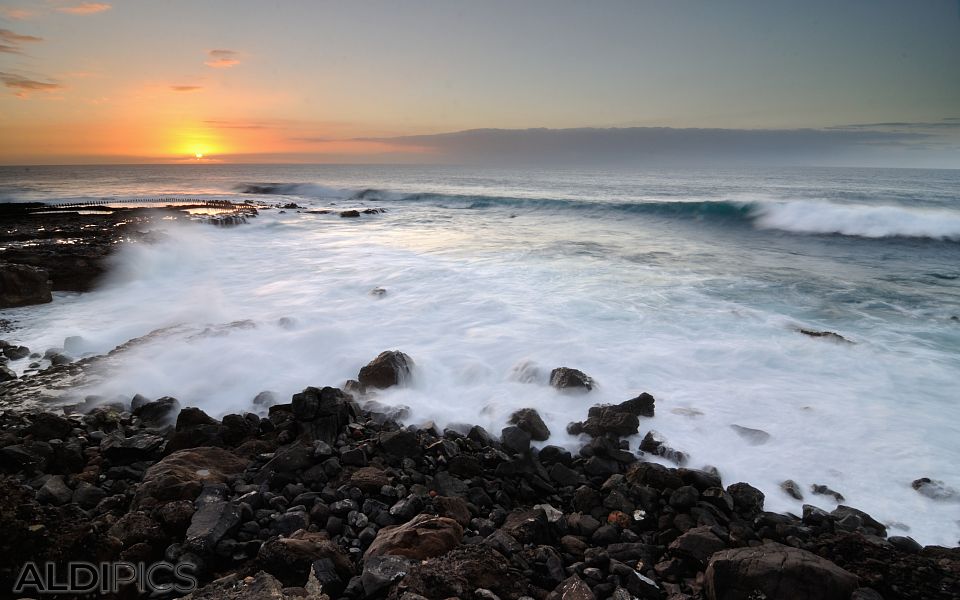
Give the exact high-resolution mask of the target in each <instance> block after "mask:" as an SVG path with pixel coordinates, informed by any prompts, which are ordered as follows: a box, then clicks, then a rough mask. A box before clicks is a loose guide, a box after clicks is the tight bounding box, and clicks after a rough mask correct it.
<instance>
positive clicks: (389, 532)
mask: <svg viewBox="0 0 960 600" xmlns="http://www.w3.org/2000/svg"><path fill="white" fill-rule="evenodd" d="M462 538H463V527H461V526H460V524H459V523H457V522H456V521H454V520H453V519H449V518H447V517H436V516H433V515H417V516H416V517H414V518H413V519H411V520H410V521H408V522H406V523H404V524H403V525H399V526H396V527H384V528H383V529H381V530H380V532H379V533H377V537H376V538H375V539H374V540H373V543H372V544H370V547H369V548H367V552H366V553H365V554H364V559H365V560H366V559H367V558H370V557H373V556H385V555H390V556H406V557H407V558H412V559H415V560H426V559H428V558H433V557H435V556H440V555H441V554H446V553H447V552H449V551H450V550H453V549H454V548H456V547H457V546H458V545H459V544H460V540H461V539H462Z"/></svg>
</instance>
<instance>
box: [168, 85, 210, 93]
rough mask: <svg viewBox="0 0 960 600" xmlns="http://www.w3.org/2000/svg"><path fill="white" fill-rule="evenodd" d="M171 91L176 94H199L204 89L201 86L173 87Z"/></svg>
mask: <svg viewBox="0 0 960 600" xmlns="http://www.w3.org/2000/svg"><path fill="white" fill-rule="evenodd" d="M170 89H171V90H173V91H174V92H199V91H200V90H202V89H203V88H202V87H200V86H199V85H171V86H170Z"/></svg>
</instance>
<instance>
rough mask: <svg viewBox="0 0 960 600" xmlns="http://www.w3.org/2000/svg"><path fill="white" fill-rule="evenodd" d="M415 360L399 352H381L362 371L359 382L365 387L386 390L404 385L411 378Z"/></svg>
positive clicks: (358, 376)
mask: <svg viewBox="0 0 960 600" xmlns="http://www.w3.org/2000/svg"><path fill="white" fill-rule="evenodd" d="M412 367H413V359H411V358H410V357H409V356H407V355H406V354H404V353H403V352H400V351H399V350H389V351H386V352H381V353H380V354H379V355H378V356H377V357H376V358H375V359H373V360H372V361H370V363H369V364H367V365H366V366H365V367H363V368H362V369H360V373H359V375H357V380H358V381H359V382H360V383H361V384H362V385H364V386H367V387H376V388H380V389H385V388H388V387H391V386H394V385H401V384H403V383H404V382H405V381H406V380H407V379H408V378H409V377H410V370H411V368H412Z"/></svg>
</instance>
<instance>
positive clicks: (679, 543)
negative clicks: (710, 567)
mask: <svg viewBox="0 0 960 600" xmlns="http://www.w3.org/2000/svg"><path fill="white" fill-rule="evenodd" d="M726 547H727V545H726V544H725V543H724V542H723V540H721V539H720V538H718V537H717V536H716V535H715V534H714V533H713V531H712V529H711V528H710V527H695V528H694V529H690V530H689V531H687V532H686V533H684V534H683V535H681V536H680V537H678V538H677V539H675V540H673V542H672V543H671V544H670V546H669V550H670V552H671V553H673V554H675V555H678V556H683V557H686V558H691V559H693V560H695V561H697V562H699V563H700V564H703V565H705V564H706V563H707V560H708V559H709V558H710V557H711V556H713V554H714V553H715V552H719V551H721V550H723V549H724V548H726Z"/></svg>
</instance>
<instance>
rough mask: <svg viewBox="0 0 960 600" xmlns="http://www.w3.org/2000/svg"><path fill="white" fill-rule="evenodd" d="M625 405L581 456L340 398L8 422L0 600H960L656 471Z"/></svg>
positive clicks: (902, 553) (951, 551) (894, 555)
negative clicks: (96, 567)
mask: <svg viewBox="0 0 960 600" xmlns="http://www.w3.org/2000/svg"><path fill="white" fill-rule="evenodd" d="M638 398H640V397H638ZM634 400H636V399H634ZM634 400H629V401H627V402H625V403H622V404H620V405H615V406H604V407H592V408H587V407H585V409H584V411H585V413H586V414H585V415H584V416H585V421H584V422H583V423H589V422H591V418H594V421H593V422H594V423H598V422H600V420H601V419H602V418H609V415H617V414H620V415H627V416H628V417H630V421H629V423H630V424H631V426H630V427H623V428H619V427H602V428H600V427H598V428H594V427H593V426H592V425H591V426H590V427H589V429H590V431H589V432H587V433H588V435H585V436H584V437H583V440H584V442H585V443H584V444H583V445H582V446H581V447H580V448H578V449H576V451H574V452H571V451H570V450H568V449H564V448H560V447H558V446H549V445H547V446H543V447H542V448H539V449H538V448H537V446H536V445H534V444H531V440H532V439H533V435H534V432H536V431H537V430H538V426H537V424H536V419H535V418H533V416H532V414H530V413H524V414H521V415H520V416H519V417H518V418H517V419H516V421H517V424H515V425H511V426H508V427H507V428H506V429H504V431H503V433H502V434H501V436H499V437H496V436H492V435H491V434H490V433H488V432H486V431H485V430H483V429H482V428H480V427H473V428H468V427H465V428H459V429H458V430H454V429H448V430H445V431H442V432H441V431H439V430H438V428H436V427H435V426H432V425H429V426H424V427H405V426H403V425H401V424H400V423H397V422H396V421H394V420H393V419H391V418H388V417H385V415H384V412H383V407H379V408H378V409H377V410H376V411H368V410H365V409H363V408H361V407H360V406H359V404H358V403H357V401H356V398H355V397H354V396H352V395H351V394H348V393H346V392H344V391H343V390H340V389H338V388H317V387H311V388H306V389H304V390H303V391H302V392H300V393H298V394H295V395H294V396H293V397H292V398H290V401H289V402H283V399H281V398H274V399H273V400H272V401H271V403H270V405H269V408H266V407H264V410H265V411H268V414H267V416H266V417H260V416H255V415H243V414H239V415H226V416H224V417H223V418H222V419H215V418H213V417H211V416H210V415H207V414H205V413H203V412H202V411H200V410H198V409H196V408H193V407H189V406H181V403H180V402H179V401H177V400H175V399H172V398H165V399H159V400H155V401H150V400H148V399H145V398H142V397H139V398H136V399H135V400H134V399H131V400H130V401H129V402H127V403H126V404H123V405H118V406H112V407H108V406H99V407H96V408H93V409H92V410H91V409H87V410H88V412H85V413H80V412H78V413H71V414H52V413H42V412H11V411H7V412H3V413H0V427H2V431H3V432H4V435H3V437H2V438H0V439H2V445H0V471H2V473H3V475H2V476H0V497H2V498H3V500H2V501H0V530H2V531H3V532H4V536H3V539H2V540H0V585H4V586H7V588H8V589H9V587H10V585H12V578H13V577H14V576H15V575H16V572H15V569H16V567H17V566H19V565H20V564H22V563H23V562H24V561H26V560H35V561H41V562H42V561H48V560H49V561H53V562H58V561H59V562H61V563H62V562H65V561H68V560H85V561H91V560H97V561H98V560H107V561H116V560H136V561H146V562H152V561H158V560H169V561H172V562H181V561H183V562H190V563H191V564H195V565H197V569H198V571H197V577H198V581H199V585H200V588H199V589H198V590H196V591H194V592H193V595H192V596H191V597H192V598H196V599H200V598H294V597H297V598H318V599H319V598H324V597H329V598H332V599H339V598H345V599H350V600H361V599H364V600H365V599H367V598H378V599H383V598H389V599H396V600H401V599H403V600H417V599H418V598H427V599H431V600H433V599H437V600H439V599H444V598H450V597H458V598H464V599H469V600H480V599H482V600H492V599H493V598H500V599H501V600H518V599H520V598H533V599H534V600H547V599H559V598H570V599H573V598H584V599H590V598H596V599H600V600H606V599H608V598H614V599H617V600H629V599H632V598H638V599H658V600H666V599H670V600H681V599H719V598H760V597H767V598H854V597H857V598H874V597H881V598H885V599H888V600H889V599H891V598H910V599H914V598H916V599H921V598H923V599H928V598H956V597H957V596H956V594H957V589H958V586H960V549H957V548H939V547H921V546H920V545H919V544H917V543H916V542H915V541H913V540H911V539H910V538H907V537H902V536H893V537H890V538H887V537H886V534H887V532H886V528H885V527H884V525H883V524H882V523H879V522H877V521H876V520H875V519H873V518H872V517H871V516H870V515H868V514H867V513H864V512H863V511H859V510H857V509H855V508H852V507H849V506H845V505H839V506H837V507H836V508H835V509H834V510H832V511H829V512H828V511H826V510H822V509H819V508H816V507H814V506H811V505H805V506H804V508H803V516H802V517H796V516H792V515H782V514H776V513H770V512H766V511H765V510H764V496H763V494H762V493H761V492H760V491H759V490H757V489H755V488H753V487H752V486H750V485H749V484H747V483H742V482H740V483H733V484H731V485H727V486H726V487H725V486H724V484H723V482H722V480H721V478H720V476H719V475H718V474H717V473H716V472H715V471H711V470H698V469H692V468H685V467H678V468H671V467H667V466H664V465H662V464H659V463H654V462H648V461H647V460H646V459H647V458H649V456H648V455H647V454H645V450H644V451H639V449H638V448H631V446H630V440H628V439H625V437H627V436H632V435H635V434H637V433H638V431H639V430H638V429H637V428H635V427H633V426H632V423H634V419H636V420H638V421H640V422H642V419H645V418H648V414H652V411H653V405H654V402H653V399H652V397H649V398H646V397H643V398H641V399H640V400H639V401H636V402H635V401H634ZM134 405H135V406H136V408H135V409H134V408H133V406H134ZM521 424H525V426H524V427H521ZM464 432H466V433H464ZM540 437H542V436H540ZM650 438H651V439H650V440H649V441H648V443H647V444H646V447H647V448H650V449H651V451H652V452H653V453H654V454H658V453H659V452H661V450H660V449H661V448H663V447H665V445H666V444H665V441H664V440H662V439H660V438H658V436H656V435H651V436H650ZM633 439H636V438H633ZM211 443H212V444H215V445H211ZM184 444H187V445H190V444H198V445H191V446H190V447H182V446H183V445H184ZM659 456H662V455H659ZM934 481H935V480H930V483H934ZM926 485H929V484H928V483H927V482H926V481H921V482H920V483H919V484H918V486H920V487H923V486H926ZM827 489H829V488H827ZM935 489H940V488H935ZM798 491H799V488H798ZM829 491H831V492H832V490H829ZM823 493H826V492H823ZM817 495H820V493H818V494H816V495H814V497H816V496H817ZM824 499H825V500H829V501H831V502H832V498H824ZM946 502H948V503H949V502H950V500H949V499H948V500H946ZM855 593H856V594H858V595H856V596H855V595H854V594H855ZM124 594H125V595H122V596H117V597H124V598H130V597H136V596H137V594H136V593H131V592H130V591H129V590H128V591H127V592H125V593H124ZM758 594H762V596H761V595H758ZM871 594H872V595H871ZM877 594H879V596H877Z"/></svg>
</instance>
